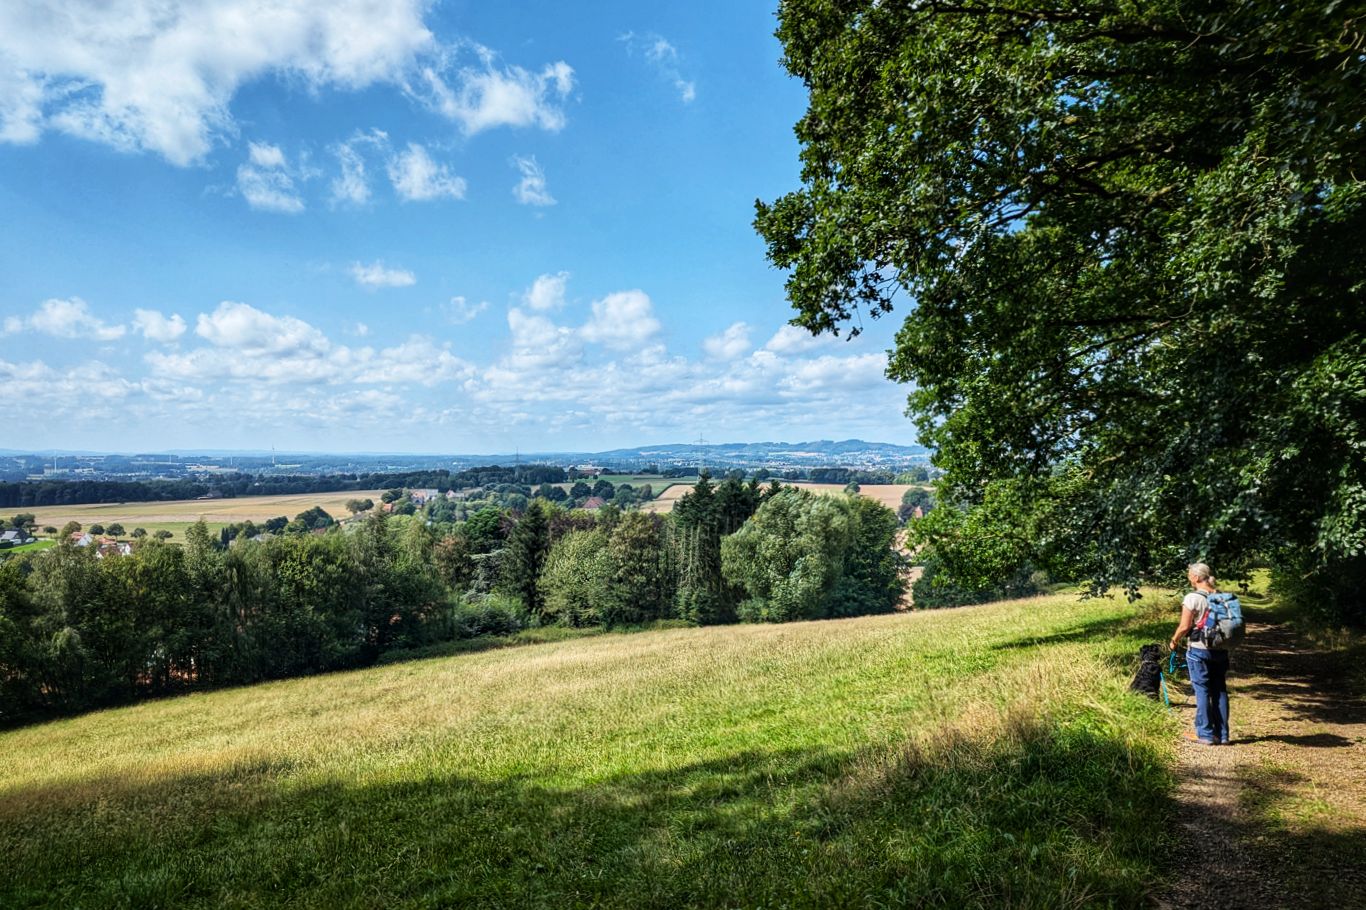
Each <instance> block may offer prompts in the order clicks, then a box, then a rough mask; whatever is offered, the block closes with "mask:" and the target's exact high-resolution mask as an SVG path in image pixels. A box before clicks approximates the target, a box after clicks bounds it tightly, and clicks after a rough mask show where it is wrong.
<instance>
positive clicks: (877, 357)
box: [782, 353, 887, 393]
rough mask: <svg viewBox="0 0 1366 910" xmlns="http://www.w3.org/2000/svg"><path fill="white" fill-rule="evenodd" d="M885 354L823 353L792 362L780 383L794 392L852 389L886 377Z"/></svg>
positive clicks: (883, 380) (873, 383)
mask: <svg viewBox="0 0 1366 910" xmlns="http://www.w3.org/2000/svg"><path fill="white" fill-rule="evenodd" d="M886 371H887V355H886V354H882V353H879V354H854V355H851V356H848V357H835V356H831V355H825V356H823V357H817V358H815V359H814V360H805V361H801V362H799V363H796V364H794V365H793V367H792V369H791V370H790V371H789V373H788V375H787V376H786V377H784V379H783V382H782V387H783V388H784V389H786V390H789V391H792V392H798V393H808V392H827V393H828V392H830V391H833V390H837V389H855V388H862V387H864V386H870V385H877V384H879V383H881V382H885V381H886Z"/></svg>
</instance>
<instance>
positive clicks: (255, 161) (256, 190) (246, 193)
mask: <svg viewBox="0 0 1366 910" xmlns="http://www.w3.org/2000/svg"><path fill="white" fill-rule="evenodd" d="M237 191H238V192H239V193H241V194H242V198H243V199H245V200H247V205H249V206H251V207H252V208H254V209H258V210H261V211H266V212H282V213H284V214H287V215H295V214H298V213H299V212H302V211H303V210H304V201H303V199H302V198H300V196H299V193H298V191H297V189H296V188H295V186H294V175H293V173H292V172H291V169H290V167H289V164H288V162H287V161H286V160H285V153H284V152H282V151H281V150H280V147H279V146H275V145H269V144H266V143H260V142H252V143H250V145H249V148H248V153H247V161H246V162H245V163H244V164H242V165H240V166H239V167H238V168H237Z"/></svg>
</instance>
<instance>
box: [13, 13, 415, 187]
mask: <svg viewBox="0 0 1366 910" xmlns="http://www.w3.org/2000/svg"><path fill="white" fill-rule="evenodd" d="M428 6H429V3H428V2H427V0H385V2H376V0H329V2H327V3H317V2H314V0H277V2H271V3H261V2H259V0H210V2H185V0H127V2H122V3H107V2H102V0H46V2H44V3H43V4H41V6H35V5H33V4H29V3H14V2H10V3H3V4H0V141H8V142H32V141H36V140H37V139H38V138H39V137H40V136H41V134H42V133H43V132H44V131H46V130H57V131H60V132H65V133H69V134H71V135H75V136H80V137H83V138H86V139H90V140H93V141H97V142H103V143H107V144H109V145H113V146H115V147H117V148H120V149H126V150H145V151H150V152H154V153H156V154H159V155H162V156H163V157H165V158H166V159H167V160H168V161H170V162H172V163H173V164H177V165H186V164H190V163H193V162H195V161H197V160H199V159H201V158H203V156H204V155H205V154H206V153H207V152H208V151H209V150H210V149H211V148H212V146H213V145H214V144H215V142H216V141H217V140H218V139H219V138H221V137H223V136H230V135H232V134H233V133H234V132H235V130H236V125H235V123H234V121H233V118H232V113H231V110H230V103H231V101H232V98H233V96H234V95H235V94H236V93H237V90H238V89H239V88H240V87H242V86H243V85H245V84H247V83H249V82H252V81H254V80H257V79H260V78H262V77H264V76H267V75H271V74H278V75H281V76H284V77H286V78H291V79H295V80H298V81H301V82H302V83H303V84H304V85H305V86H307V87H308V88H310V89H314V90H317V89H321V88H326V87H335V88H341V89H358V88H362V87H365V86H368V85H373V84H375V83H381V82H392V83H395V84H400V83H402V82H404V79H405V73H407V72H409V71H411V70H412V69H413V68H414V67H415V66H416V65H417V61H418V59H419V57H421V56H423V55H425V54H427V53H428V52H430V51H432V50H433V49H434V46H435V42H434V39H433V37H432V34H431V32H429V31H428V30H427V28H426V26H425V25H423V22H422V17H423V14H424V13H425V11H426V9H427V8H428Z"/></svg>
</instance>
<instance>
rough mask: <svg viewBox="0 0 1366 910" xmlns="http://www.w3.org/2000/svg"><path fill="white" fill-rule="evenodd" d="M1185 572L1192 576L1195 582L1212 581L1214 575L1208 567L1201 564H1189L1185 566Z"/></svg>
mask: <svg viewBox="0 0 1366 910" xmlns="http://www.w3.org/2000/svg"><path fill="white" fill-rule="evenodd" d="M1186 571H1187V572H1189V573H1190V574H1192V575H1194V576H1195V580H1196V581H1213V580H1214V573H1213V572H1211V571H1210V568H1209V566H1207V565H1205V564H1204V563H1203V562H1193V563H1191V564H1190V565H1188V566H1186Z"/></svg>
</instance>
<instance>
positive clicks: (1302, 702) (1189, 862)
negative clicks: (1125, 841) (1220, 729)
mask: <svg viewBox="0 0 1366 910" xmlns="http://www.w3.org/2000/svg"><path fill="white" fill-rule="evenodd" d="M1348 669H1349V668H1348V667H1346V666H1345V665H1344V663H1343V659H1342V658H1341V657H1340V656H1339V655H1337V654H1333V653H1329V652H1325V651H1321V650H1317V649H1315V648H1313V647H1311V646H1309V645H1307V644H1305V643H1304V642H1302V641H1300V640H1298V639H1297V638H1296V636H1295V635H1294V634H1293V633H1292V632H1291V631H1290V630H1289V629H1288V628H1287V627H1285V626H1283V625H1267V624H1265V623H1257V622H1253V623H1249V626H1248V636H1247V639H1246V641H1245V644H1244V645H1243V647H1242V648H1241V649H1240V650H1239V651H1237V652H1236V653H1235V654H1234V656H1233V666H1232V669H1231V671H1230V673H1229V699H1230V705H1229V714H1230V715H1231V720H1232V723H1231V728H1232V733H1233V743H1232V744H1231V745H1229V746H1220V747H1210V746H1202V745H1198V744H1196V743H1191V742H1187V741H1185V740H1183V741H1182V743H1181V746H1180V750H1181V751H1180V774H1181V786H1180V789H1179V791H1178V794H1177V799H1178V803H1179V806H1180V819H1179V829H1178V831H1177V832H1176V838H1175V839H1174V841H1175V842H1174V844H1173V849H1176V850H1179V851H1180V854H1179V855H1180V857H1181V859H1180V863H1179V865H1180V873H1179V876H1178V880H1177V881H1176V883H1175V884H1174V885H1173V887H1172V888H1171V889H1170V890H1169V891H1168V892H1167V893H1165V894H1162V895H1160V896H1158V897H1157V898H1156V899H1155V901H1154V903H1155V904H1156V905H1157V906H1158V907H1163V908H1167V907H1172V908H1176V907H1200V908H1205V907H1208V908H1215V907H1218V908H1233V907H1258V908H1260V907H1295V908H1300V907H1333V908H1340V907H1353V906H1363V905H1366V701H1363V700H1362V699H1361V698H1360V697H1358V696H1354V695H1352V694H1351V687H1350V686H1348V685H1347V684H1346V681H1347V679H1348V676H1347V672H1348ZM1185 691H1186V692H1187V693H1189V686H1187V687H1186V690H1185ZM1174 702H1175V698H1174ZM1176 710H1177V711H1178V712H1179V714H1180V716H1181V718H1182V719H1183V721H1184V722H1185V725H1186V729H1190V725H1191V721H1192V719H1193V717H1194V714H1195V703H1194V700H1193V699H1192V698H1189V697H1187V698H1186V699H1185V704H1184V705H1177V707H1176Z"/></svg>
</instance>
